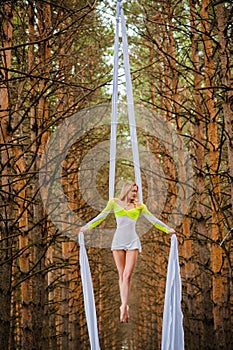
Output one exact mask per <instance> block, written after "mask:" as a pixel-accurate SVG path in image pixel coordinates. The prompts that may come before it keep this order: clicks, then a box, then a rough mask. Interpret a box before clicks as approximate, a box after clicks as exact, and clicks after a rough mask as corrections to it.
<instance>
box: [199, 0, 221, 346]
mask: <svg viewBox="0 0 233 350" xmlns="http://www.w3.org/2000/svg"><path fill="white" fill-rule="evenodd" d="M209 9H210V0H203V1H202V4H201V10H200V16H201V19H202V21H201V29H202V40H203V45H204V67H205V73H204V86H205V90H204V95H205V106H206V115H207V118H208V121H209V122H208V130H207V133H208V134H207V137H208V150H209V153H208V156H209V162H208V163H209V165H208V166H209V182H210V194H211V207H212V222H211V239H212V242H213V243H212V245H211V265H212V271H213V277H212V300H213V314H214V330H215V347H216V349H220V348H224V347H225V339H224V328H223V322H222V321H223V318H224V317H223V316H224V313H223V307H224V303H225V301H224V300H223V282H222V278H223V277H222V275H221V272H222V268H223V256H222V249H221V247H220V246H219V242H220V241H221V239H222V232H223V222H222V217H221V211H220V203H221V199H220V197H221V195H220V176H219V173H218V172H219V156H220V154H219V151H218V149H219V139H218V123H217V121H218V120H217V115H218V113H217V111H216V109H215V101H214V72H215V71H214V56H213V47H212V45H213V43H212V38H211V34H210V25H209Z"/></svg>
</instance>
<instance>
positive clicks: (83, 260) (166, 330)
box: [79, 0, 184, 350]
mask: <svg viewBox="0 0 233 350" xmlns="http://www.w3.org/2000/svg"><path fill="white" fill-rule="evenodd" d="M119 24H121V33H122V50H123V57H124V71H125V80H126V96H127V109H128V119H129V126H130V137H131V147H132V154H133V163H134V174H135V182H136V183H137V185H138V199H139V201H140V202H143V198H142V184H141V173H140V163H139V153H138V142H137V133H136V122H135V114H134V100H133V90H132V81H131V76H130V65H129V54H128V40H127V32H126V24H125V17H124V12H123V7H122V1H121V0H118V1H117V6H116V27H115V43H114V69H113V93H112V116H111V139H110V169H109V198H110V199H111V198H113V197H114V190H115V187H114V186H115V167H116V135H117V132H116V130H117V112H118V56H119ZM79 244H80V254H79V260H80V270H81V279H82V285H83V294H84V307H85V313H86V320H87V327H88V333H89V339H90V345H91V350H100V345H99V338H98V327H97V317H96V308H95V300H94V293H93V286H92V279H91V272H90V266H89V262H88V257H87V253H86V249H85V244H84V235H83V233H82V232H80V234H79ZM175 247H177V239H176V236H175V235H173V236H172V245H171V252H170V257H169V263H168V267H169V268H170V269H168V272H169V275H168V276H167V283H169V285H171V286H172V288H167V289H166V298H165V306H164V315H165V316H164V321H163V341H162V344H164V345H163V348H162V350H168V349H169V350H183V349H184V347H182V346H181V344H182V339H183V335H182V334H183V333H182V329H183V328H182V311H181V306H180V300H181V283H180V273H179V262H178V251H177V248H175ZM174 262H175V264H174V266H173V263H174ZM168 279H169V282H168ZM178 311H179V312H178ZM170 316H171V317H174V319H173V318H172V319H170ZM165 323H166V324H165ZM177 337H178V338H177ZM177 339H178V340H177ZM178 343H179V344H180V345H179V347H176V344H178Z"/></svg>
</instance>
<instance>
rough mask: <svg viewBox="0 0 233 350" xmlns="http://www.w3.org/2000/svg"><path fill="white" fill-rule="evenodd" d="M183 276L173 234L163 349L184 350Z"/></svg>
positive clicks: (164, 318)
mask: <svg viewBox="0 0 233 350" xmlns="http://www.w3.org/2000/svg"><path fill="white" fill-rule="evenodd" d="M181 298H182V294H181V278H180V266H179V256H178V243H177V238H176V235H172V238H171V248H170V254H169V260H168V270H167V281H166V291H165V301H164V312H163V329H162V347H161V350H184V331H183V313H182V310H181Z"/></svg>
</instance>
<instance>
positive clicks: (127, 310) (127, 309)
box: [126, 305, 129, 323]
mask: <svg viewBox="0 0 233 350" xmlns="http://www.w3.org/2000/svg"><path fill="white" fill-rule="evenodd" d="M126 322H127V323H128V322H129V305H127V308H126Z"/></svg>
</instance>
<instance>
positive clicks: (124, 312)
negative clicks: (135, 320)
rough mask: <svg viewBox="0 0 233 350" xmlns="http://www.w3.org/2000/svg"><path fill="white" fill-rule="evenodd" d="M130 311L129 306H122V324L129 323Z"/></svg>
mask: <svg viewBox="0 0 233 350" xmlns="http://www.w3.org/2000/svg"><path fill="white" fill-rule="evenodd" d="M128 309H129V307H128V305H127V306H124V305H121V307H120V321H121V322H122V323H127V322H128V321H129V313H128Z"/></svg>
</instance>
